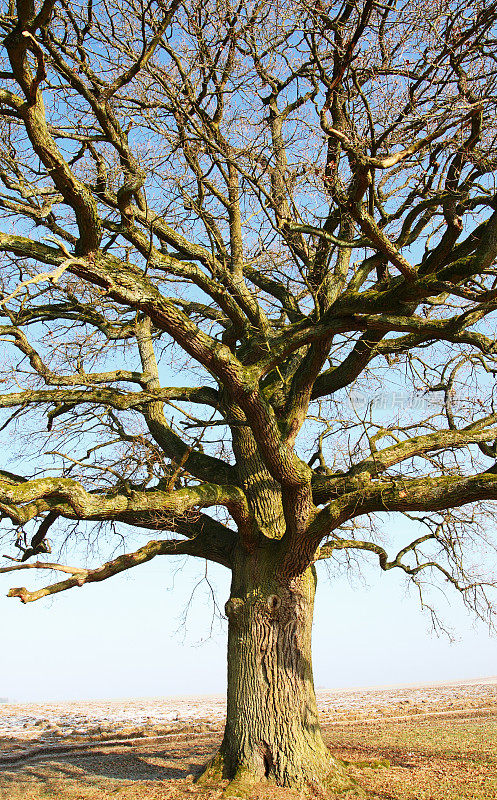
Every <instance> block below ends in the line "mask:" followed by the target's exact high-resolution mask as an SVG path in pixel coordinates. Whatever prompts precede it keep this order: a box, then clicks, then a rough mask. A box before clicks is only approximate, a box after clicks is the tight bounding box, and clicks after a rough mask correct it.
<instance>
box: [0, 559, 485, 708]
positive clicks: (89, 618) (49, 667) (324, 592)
mask: <svg viewBox="0 0 497 800" xmlns="http://www.w3.org/2000/svg"><path fill="white" fill-rule="evenodd" d="M181 565H183V566H182V568H181V570H179V569H178V568H179V567H180V566H181ZM318 569H319V577H320V579H319V583H318V592H317V600H316V614H315V625H314V675H315V683H316V686H317V687H324V688H340V687H352V686H373V685H385V684H395V683H417V682H432V681H445V680H447V681H450V680H457V679H464V678H474V677H480V676H490V675H495V674H496V673H497V636H496V635H495V634H494V635H489V633H488V630H487V628H486V627H485V626H484V625H483V624H481V623H480V624H476V625H475V624H474V620H472V619H471V617H469V616H468V614H467V612H466V611H465V610H464V607H463V606H462V603H461V601H460V598H459V597H458V596H457V594H456V593H455V592H453V591H452V592H450V591H448V593H447V599H446V600H444V598H443V596H442V594H441V593H439V598H438V600H439V606H440V609H441V611H442V613H443V618H444V620H445V622H446V623H447V624H448V625H450V626H451V627H452V628H453V629H454V633H455V635H456V641H454V642H453V643H451V642H450V641H449V640H448V639H447V637H445V636H443V637H437V636H436V635H433V634H432V633H430V619H429V616H428V615H427V614H426V613H422V612H421V611H420V608H419V600H418V598H417V596H416V594H415V593H414V592H413V591H410V592H406V584H405V581H404V580H403V579H402V575H401V574H399V573H397V572H396V571H395V570H392V571H391V572H389V573H387V574H385V573H382V572H381V571H380V570H379V569H378V567H377V565H376V564H375V563H374V562H373V561H371V566H370V567H367V568H366V569H365V572H364V576H365V580H364V581H362V580H361V579H358V578H357V577H356V578H355V579H354V580H353V582H352V583H350V582H349V580H348V579H347V577H346V576H345V575H342V576H338V577H333V578H329V577H328V576H327V575H326V572H325V569H323V565H322V564H319V565H318ZM204 574H205V563H204V562H202V561H198V560H196V559H188V560H187V561H186V562H185V561H184V560H180V559H171V558H167V557H162V558H160V557H159V558H156V559H154V560H153V561H152V562H149V563H148V564H144V565H142V566H140V567H137V568H136V569H133V570H130V571H129V572H127V573H122V574H121V575H118V576H116V577H114V578H112V579H109V580H107V581H105V582H103V583H100V584H91V585H88V586H84V587H82V588H81V589H72V590H70V591H67V592H63V593H61V594H59V595H56V596H55V597H52V598H46V599H43V600H41V601H37V602H36V603H31V604H27V605H22V604H21V603H20V602H19V601H18V600H17V599H7V598H6V597H5V594H6V592H7V590H8V588H9V587H10V586H14V585H21V584H25V585H27V586H28V587H29V586H33V585H34V583H35V576H34V575H33V572H31V571H26V572H22V573H17V574H16V573H11V574H7V575H1V576H0V614H1V620H2V635H1V641H2V655H1V659H0V697H7V698H9V699H10V700H11V701H57V700H79V699H81V700H84V699H92V698H116V697H154V696H167V695H185V694H213V693H221V692H224V690H225V685H226V622H225V621H224V620H219V619H215V620H214V623H213V630H212V632H211V631H210V628H211V622H212V602H211V596H210V589H209V587H208V585H207V584H206V583H205V581H203V580H202V579H203V577H204ZM21 575H22V580H20V576H21ZM46 577H47V576H46V574H45V578H46ZM208 577H209V579H210V580H211V582H212V585H214V586H215V587H216V595H217V598H218V602H219V604H220V605H221V608H222V607H223V605H224V602H225V600H226V599H227V598H228V592H229V574H228V571H227V570H225V569H224V568H222V567H218V566H217V565H209V569H208ZM195 587H196V589H195V592H194V595H193V599H192V602H191V603H190V607H189V609H188V615H187V620H186V623H185V621H184V614H185V610H186V607H187V605H188V600H189V597H190V595H191V593H192V590H193V589H194V588H195Z"/></svg>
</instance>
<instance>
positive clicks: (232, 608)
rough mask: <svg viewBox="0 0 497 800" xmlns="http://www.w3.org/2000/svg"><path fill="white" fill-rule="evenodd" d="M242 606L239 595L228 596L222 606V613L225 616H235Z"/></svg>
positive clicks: (242, 602) (242, 601)
mask: <svg viewBox="0 0 497 800" xmlns="http://www.w3.org/2000/svg"><path fill="white" fill-rule="evenodd" d="M243 606H244V600H242V598H241V597H230V599H229V600H227V601H226V603H225V606H224V613H225V614H226V616H227V617H228V618H229V617H235V616H236V615H237V614H239V613H240V611H241V610H242V608H243Z"/></svg>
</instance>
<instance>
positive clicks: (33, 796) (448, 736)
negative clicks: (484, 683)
mask: <svg viewBox="0 0 497 800" xmlns="http://www.w3.org/2000/svg"><path fill="white" fill-rule="evenodd" d="M325 731H326V735H327V738H328V742H329V744H330V747H331V749H332V750H333V752H334V753H335V754H336V755H338V756H339V757H340V758H343V759H346V760H347V761H350V762H351V767H350V769H351V771H352V773H353V775H354V777H356V779H357V780H358V782H359V783H360V785H361V786H362V787H363V789H364V790H365V793H366V796H367V797H368V798H377V799H378V800H494V799H495V800H497V712H496V711H495V710H492V711H488V712H485V711H481V710H475V711H469V710H468V711H461V713H460V714H458V715H455V716H451V717H450V718H447V717H446V718H437V717H436V716H435V717H429V718H419V719H417V718H416V715H415V714H414V715H412V716H411V718H406V719H404V720H389V719H388V718H386V719H385V720H382V721H380V720H371V721H370V722H364V721H362V722H357V723H353V724H350V723H349V724H343V725H342V724H339V725H329V726H325ZM219 741H220V733H219V732H210V733H205V734H200V735H198V734H197V735H195V736H194V735H192V736H191V737H184V736H183V737H181V738H180V737H179V736H178V737H177V738H174V737H173V738H172V739H168V740H167V742H165V741H161V742H157V741H155V742H154V741H148V742H147V741H146V740H143V741H142V742H140V743H136V744H134V745H133V747H129V746H128V747H126V746H122V747H107V748H106V747H105V746H100V745H99V746H98V747H96V748H93V749H90V750H88V751H83V752H80V751H78V752H73V753H68V754H65V755H60V756H57V757H52V758H51V759H49V758H44V759H38V760H32V761H28V762H27V763H24V764H23V765H19V766H16V767H15V766H11V767H9V768H8V769H5V768H4V769H3V770H2V774H1V776H0V798H1V800H21V798H23V800H49V799H50V800H55V798H57V800H107V799H108V798H119V799H121V798H122V800H166V798H167V799H168V800H188V799H189V798H190V799H191V800H215V798H219V796H220V794H221V791H220V790H217V789H216V790H214V789H212V790H206V789H202V790H200V789H198V788H197V787H196V786H195V784H194V782H193V778H194V775H195V774H197V773H198V771H199V770H200V768H201V766H202V764H203V763H205V761H206V760H207V758H208V756H209V754H210V753H212V752H213V751H214V750H215V749H216V747H217V746H218V745H219ZM378 758H386V759H389V760H390V767H388V768H380V769H373V768H371V767H364V766H363V767H361V768H359V767H358V766H354V764H355V765H357V764H359V763H360V762H363V763H364V762H368V761H371V760H372V759H378ZM255 797H258V798H260V800H270V799H271V800H294V799H295V800H297V798H298V797H299V795H298V793H296V792H292V791H289V790H285V789H276V788H275V787H271V786H269V785H268V786H266V787H261V788H260V789H259V790H258V792H256V793H254V798H255Z"/></svg>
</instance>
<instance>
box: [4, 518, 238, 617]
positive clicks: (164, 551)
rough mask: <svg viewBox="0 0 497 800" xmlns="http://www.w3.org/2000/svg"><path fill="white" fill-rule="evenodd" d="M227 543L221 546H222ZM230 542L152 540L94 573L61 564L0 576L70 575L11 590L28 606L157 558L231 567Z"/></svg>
mask: <svg viewBox="0 0 497 800" xmlns="http://www.w3.org/2000/svg"><path fill="white" fill-rule="evenodd" d="M226 544H228V543H225V545H226ZM232 546H233V542H232V541H231V542H230V543H229V547H228V548H227V549H224V547H223V544H222V543H221V542H216V543H215V545H214V544H213V542H212V541H209V539H208V537H204V536H203V535H202V533H200V534H199V535H198V537H196V538H193V539H190V540H187V541H183V540H178V539H170V540H168V541H160V540H152V541H150V542H147V544H145V545H144V546H143V547H140V548H139V549H138V550H136V551H135V552H133V553H125V554H123V555H121V556H118V557H117V558H115V559H113V560H112V561H107V562H106V563H105V564H103V565H102V566H101V567H97V568H96V569H78V568H77V567H66V566H63V565H61V564H45V563H36V564H23V565H15V566H11V567H6V568H5V567H4V568H2V569H0V572H10V571H12V570H16V569H20V568H35V569H54V570H59V571H62V572H70V573H71V577H70V578H67V579H66V580H63V581H59V582H57V583H53V584H51V585H49V586H44V587H43V588H42V589H36V590H34V591H28V589H26V588H25V587H24V586H23V587H19V588H15V589H11V590H10V591H9V593H8V597H18V598H19V599H20V600H21V602H22V603H32V602H33V601H35V600H40V599H41V598H42V597H48V596H49V595H52V594H58V592H63V591H65V590H66V589H72V588H74V587H75V586H78V587H80V586H84V585H85V584H86V583H98V582H100V581H105V580H107V578H111V577H112V576H114V575H117V574H118V573H120V572H124V571H125V570H128V569H132V568H133V567H137V566H139V565H140V564H144V563H146V562H147V561H151V559H152V558H155V557H156V556H159V555H173V556H175V555H176V556H179V555H191V556H198V557H200V558H209V559H211V560H213V561H218V562H219V563H221V564H223V565H224V566H230V564H231V548H232Z"/></svg>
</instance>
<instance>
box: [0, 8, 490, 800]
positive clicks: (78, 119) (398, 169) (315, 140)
mask: <svg viewBox="0 0 497 800" xmlns="http://www.w3.org/2000/svg"><path fill="white" fill-rule="evenodd" d="M496 19H497V8H496V4H495V3H494V2H490V0H478V2H475V3H473V4H469V5H466V4H463V3H455V2H452V0H436V2H430V3H426V2H420V0H409V2H405V0H398V1H397V0H384V2H376V1H374V0H344V1H343V2H321V1H320V0H316V1H315V2H311V3H309V4H303V5H300V4H299V3H295V2H294V3H285V1H284V0H282V2H272V0H266V2H259V1H258V0H240V2H238V0H237V1H236V2H234V3H233V4H232V3H231V0H192V2H191V3H189V4H188V5H187V6H184V5H183V4H182V3H181V2H180V0H172V2H169V0H167V1H166V0H155V2H153V1H152V2H144V0H114V2H112V3H108V2H107V0H93V2H92V0H78V2H68V0H43V2H36V1H35V0H17V4H15V3H14V2H13V0H10V2H9V4H8V10H7V11H4V13H3V15H2V16H1V17H0V24H1V27H2V30H3V34H4V38H3V46H2V64H1V70H2V71H1V78H2V82H3V88H2V89H1V90H0V126H1V139H0V180H1V184H2V188H1V192H0V209H1V213H2V216H3V220H4V223H3V226H2V231H1V232H0V250H1V251H2V254H3V255H2V258H3V262H2V263H3V265H2V272H1V281H2V283H1V287H0V288H1V291H2V299H1V301H0V309H1V312H0V313H1V316H2V324H1V325H0V336H1V341H2V343H3V348H4V353H5V357H4V361H3V365H2V368H1V380H2V393H1V394H0V407H1V408H2V409H5V411H4V429H6V430H7V431H11V430H12V432H13V433H12V435H14V433H15V435H14V441H15V440H16V439H15V436H18V437H19V442H21V443H24V444H23V446H24V450H25V452H24V455H25V456H26V457H25V458H24V459H23V460H21V461H20V462H19V463H18V468H17V469H16V467H15V466H12V464H11V463H10V462H9V463H6V464H5V466H6V467H8V468H9V471H7V469H5V470H2V471H1V472H0V513H1V516H2V518H3V519H4V520H5V523H4V525H5V526H7V527H6V528H5V530H7V531H9V534H8V535H9V536H10V539H11V541H12V543H13V544H15V545H16V546H17V557H15V556H13V555H11V556H10V562H7V564H6V566H4V567H2V569H1V570H0V571H2V572H11V571H14V570H24V569H28V568H31V569H36V570H43V569H45V570H46V569H49V570H56V571H59V572H61V573H63V574H62V576H61V578H62V579H61V580H60V581H58V582H55V583H51V584H50V585H47V586H45V587H44V588H39V589H35V590H32V591H30V590H28V589H26V588H15V589H11V590H10V593H9V594H10V596H12V597H18V598H20V599H21V601H22V602H23V603H28V602H31V601H33V600H38V599H40V598H42V597H46V596H49V595H53V594H55V593H57V592H61V591H65V590H66V589H70V588H71V587H74V586H82V585H84V584H86V583H90V582H92V581H101V580H105V579H107V578H109V577H111V576H112V575H115V574H117V573H119V572H121V571H123V570H127V569H129V568H131V567H135V566H137V565H139V564H141V563H143V562H145V561H148V560H150V559H152V558H155V557H156V556H159V555H178V554H186V555H192V556H197V557H198V558H201V559H207V560H210V561H215V562H218V563H220V564H223V565H224V566H225V567H227V568H228V569H230V570H231V572H232V590H231V596H230V598H229V600H228V602H227V603H226V615H227V617H228V620H229V634H228V713H227V722H226V730H225V736H224V740H223V743H222V746H221V749H220V752H219V754H218V755H217V756H216V757H215V758H214V759H213V761H212V763H211V764H210V765H209V767H208V768H207V769H206V772H205V773H204V777H203V780H206V781H208V780H211V781H213V780H216V779H217V778H220V777H222V776H224V777H228V778H230V779H231V782H230V784H229V786H228V789H227V790H226V796H237V797H240V796H244V794H246V793H248V792H249V791H250V786H251V785H252V784H253V782H254V781H258V780H261V779H264V778H265V777H269V778H271V779H274V780H276V781H277V782H278V783H279V784H281V785H284V786H296V787H303V786H305V785H311V786H320V787H321V789H322V790H324V789H325V788H326V787H330V788H331V789H332V790H336V789H338V788H346V787H347V786H348V785H349V779H348V777H347V775H346V772H345V770H344V768H343V766H342V765H341V764H339V763H338V761H337V760H335V759H334V758H333V757H332V756H331V755H330V753H329V752H328V750H327V748H326V746H325V744H324V742H323V739H322V736H321V732H320V728H319V723H318V716H317V710H316V701H315V696H314V690H313V683H312V668H311V649H310V642H311V625H312V608H313V599H314V591H315V583H316V577H315V576H316V573H315V567H314V563H315V562H316V561H317V560H318V559H332V560H333V559H334V560H339V559H340V558H342V559H347V558H348V559H349V560H350V564H351V566H354V563H355V562H354V558H355V555H356V554H361V553H362V554H365V556H366V557H369V558H373V559H374V560H375V561H377V563H378V564H379V567H380V568H381V569H382V570H390V569H393V568H396V569H397V570H398V571H403V573H405V574H406V576H407V578H408V580H409V581H412V582H414V583H415V584H416V585H418V586H420V587H421V586H422V585H423V583H424V581H425V579H427V580H430V579H432V578H433V579H436V578H437V577H438V578H440V579H441V581H442V585H447V584H448V588H452V589H454V591H456V592H457V591H458V592H459V593H461V594H462V596H463V599H464V600H465V601H466V602H467V603H468V604H469V605H470V606H472V607H474V608H475V609H476V610H477V611H478V612H479V613H480V614H482V615H484V614H486V613H487V611H489V610H490V605H489V603H490V600H491V597H490V595H489V594H488V592H491V591H492V580H493V579H492V575H491V574H490V569H487V571H485V558H486V555H485V554H486V553H487V552H488V550H489V548H491V545H492V542H491V537H488V536H487V533H486V530H487V528H486V527H485V525H484V521H485V520H484V517H485V514H487V513H491V508H492V502H491V501H495V500H496V499H497V468H496V467H495V464H496V462H497V413H496V412H495V409H494V387H493V385H494V376H495V374H496V371H497V345H496V343H495V339H494V334H493V327H492V326H493V319H494V311H495V309H496V307H497V269H496V266H495V262H496V258H497V194H496V186H495V177H494V176H495V170H496V167H497V149H496V136H497V113H496V112H497V109H496V104H497V77H496V76H497V56H496V47H495V45H496ZM174 368H176V372H177V373H178V374H179V373H182V374H183V375H184V376H185V377H183V378H181V379H179V380H178V379H177V378H174V375H173V370H174ZM171 375H173V377H171ZM188 382H191V383H192V384H193V385H191V386H185V385H183V384H184V383H188ZM168 384H172V385H168ZM395 385H396V386H397V387H400V389H401V390H402V391H403V392H405V391H407V390H409V391H410V392H411V394H412V396H413V397H418V398H424V400H423V402H422V403H421V404H420V405H419V408H417V409H415V408H412V407H411V408H410V409H406V408H400V407H399V408H393V407H388V404H387V407H385V408H383V409H382V408H378V406H375V405H374V403H371V402H369V401H368V402H364V403H362V404H360V403H359V404H358V402H357V392H363V397H369V398H371V397H372V396H373V395H374V393H375V392H377V390H381V391H382V392H383V397H384V396H385V392H387V391H390V390H389V389H388V387H390V389H391V387H394V386H395ZM352 388H353V392H355V393H356V394H355V397H356V400H355V401H354V397H353V393H352V396H351V392H350V390H351V389H352ZM351 398H352V399H351ZM427 399H429V400H430V402H429V403H428V402H425V401H426V400H427ZM354 403H355V404H354ZM393 405H395V404H392V403H391V404H390V406H393ZM397 405H399V403H397ZM404 405H406V403H404ZM7 426H10V427H7ZM43 430H45V432H44V433H43ZM36 431H38V433H36ZM9 435H10V434H9ZM23 436H24V437H25V438H24V439H23V438H22V437H23ZM35 452H39V455H38V456H35V455H34V453H35ZM28 455H29V456H30V459H31V460H29V459H27V456H28ZM33 459H34V461H33ZM33 463H34V469H33V470H32V471H31V472H30V471H29V470H30V469H31V467H30V466H29V465H30V464H33ZM10 469H14V470H15V471H14V472H11V471H10ZM18 473H22V474H18ZM27 473H29V474H27ZM209 509H210V511H209ZM393 512H400V513H402V514H403V515H405V516H407V517H408V518H409V524H410V525H411V528H406V530H411V529H412V530H414V529H416V531H417V533H416V535H415V537H414V538H413V539H412V540H406V541H404V542H403V543H402V545H401V547H400V549H399V550H398V552H397V553H396V554H392V555H389V554H388V551H387V545H386V544H385V541H384V539H382V538H381V536H380V535H379V534H378V532H377V530H376V527H377V521H378V519H382V518H384V517H385V514H386V513H389V514H392V513H393ZM393 519H396V518H395V517H394V518H393ZM87 522H93V523H101V524H102V526H103V525H104V524H107V525H110V526H117V529H118V530H119V531H120V533H121V536H123V538H124V540H125V538H126V530H128V531H129V530H130V526H131V527H132V528H135V529H136V531H137V532H138V533H136V534H132V535H134V536H135V537H136V535H139V532H141V533H142V534H143V531H144V530H145V531H146V530H153V531H155V532H156V535H157V536H158V538H155V539H153V540H151V541H148V543H146V544H144V545H143V546H142V547H140V548H139V549H137V550H136V551H135V552H129V549H130V548H129V546H128V547H127V548H125V549H126V550H127V552H126V553H125V554H124V555H118V556H117V557H115V558H113V559H112V560H110V561H107V562H106V563H105V564H103V565H102V566H100V567H97V568H92V569H85V568H83V567H70V566H66V565H65V564H61V563H58V561H57V559H55V560H54V559H53V557H52V560H50V561H46V560H44V559H42V560H39V559H38V556H39V555H40V554H41V555H42V556H45V555H46V554H47V553H49V552H50V549H51V548H52V549H53V548H54V545H55V542H56V541H57V537H59V541H60V537H64V536H66V531H67V525H68V524H69V525H71V526H73V528H74V529H76V528H77V526H78V525H79V526H81V525H83V526H84V524H85V523H87ZM391 524H393V523H391ZM395 524H396V523H395ZM64 526H65V527H64ZM421 528H422V530H421ZM402 530H404V528H402ZM168 534H173V536H170V535H168ZM71 541H72V539H69V540H68V544H70V542H71ZM50 542H51V543H52V544H50ZM395 549H397V548H395ZM13 553H16V550H14V551H13ZM30 559H36V560H30ZM487 566H488V564H487Z"/></svg>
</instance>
